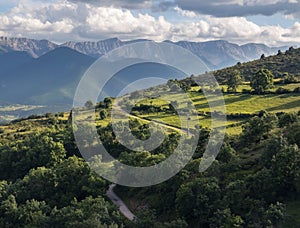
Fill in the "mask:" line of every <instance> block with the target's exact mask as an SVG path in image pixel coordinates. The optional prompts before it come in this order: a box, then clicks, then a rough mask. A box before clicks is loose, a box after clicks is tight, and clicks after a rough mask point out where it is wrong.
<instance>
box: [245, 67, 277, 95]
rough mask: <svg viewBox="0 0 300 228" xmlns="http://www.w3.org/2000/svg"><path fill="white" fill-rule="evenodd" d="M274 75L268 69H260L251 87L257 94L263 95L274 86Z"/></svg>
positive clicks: (253, 78)
mask: <svg viewBox="0 0 300 228" xmlns="http://www.w3.org/2000/svg"><path fill="white" fill-rule="evenodd" d="M273 79H274V75H273V73H272V72H271V71H269V70H267V69H260V70H259V71H258V72H257V73H256V74H255V75H254V76H253V77H252V79H251V81H250V86H251V88H252V89H254V91H255V93H256V94H262V93H264V92H265V91H266V90H267V89H269V88H271V87H272V86H273Z"/></svg>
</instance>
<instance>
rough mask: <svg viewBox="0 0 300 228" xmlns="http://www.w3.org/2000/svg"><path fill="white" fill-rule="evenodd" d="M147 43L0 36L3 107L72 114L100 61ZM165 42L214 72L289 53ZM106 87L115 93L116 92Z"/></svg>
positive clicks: (137, 70)
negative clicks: (78, 92)
mask: <svg viewBox="0 0 300 228" xmlns="http://www.w3.org/2000/svg"><path fill="white" fill-rule="evenodd" d="M141 41H145V40H132V41H121V40H119V39H117V38H113V39H108V40H103V41H98V42H90V41H87V42H66V43H64V44H60V45H58V44H55V43H53V42H50V41H47V40H34V39H27V38H7V37H0V105H2V106H3V105H11V104H26V105H28V104H30V105H44V106H46V107H48V106H49V107H50V106H56V107H57V105H66V106H65V108H64V109H66V110H67V109H69V108H70V105H71V104H72V100H73V96H74V91H75V89H76V86H77V84H78V83H79V81H80V79H81V77H82V76H83V74H84V72H85V71H86V70H87V69H88V68H89V67H90V66H91V65H92V63H94V62H95V61H96V59H97V58H98V57H100V56H102V55H104V54H106V53H107V52H109V51H111V50H113V49H115V48H118V47H121V46H123V45H126V44H129V43H136V42H141ZM165 42H168V43H172V44H175V45H179V46H181V47H183V48H186V49H188V50H190V51H191V52H193V53H194V54H196V55H197V56H199V57H200V58H201V59H202V60H203V62H204V63H206V64H207V66H208V67H209V68H210V69H212V70H215V69H220V68H223V67H227V66H231V65H235V64H236V63H237V62H246V61H250V60H253V59H256V58H259V57H260V56H261V55H262V54H265V55H266V56H267V55H272V54H274V53H277V52H278V50H279V49H280V50H282V51H284V50H286V49H287V47H268V46H266V45H263V44H246V45H242V46H239V45H237V44H232V43H229V42H227V41H209V42H202V43H196V42H187V41H180V42H176V43H174V42H171V41H165ZM147 67H149V66H145V67H144V69H149V68H147ZM152 67H153V66H152ZM141 72H142V73H143V74H145V73H146V72H145V70H144V71H143V67H141V66H140V67H137V68H133V69H132V70H127V71H126V70H125V71H124V72H123V73H122V74H121V73H120V74H118V77H119V79H121V80H122V81H124V82H125V84H126V81H130V80H129V78H130V77H131V76H132V75H133V74H141ZM150 72H151V70H150ZM153 72H155V73H156V75H155V76H157V75H159V73H160V72H161V73H163V74H167V73H168V72H169V73H170V75H171V76H173V77H174V78H176V77H180V75H179V74H177V72H176V71H174V69H170V68H168V69H166V68H161V67H160V68H159V67H158V68H157V69H156V70H155V71H153ZM148 76H151V75H148ZM182 77H184V76H182ZM131 78H132V77H131ZM133 78H134V77H133ZM127 79H128V80H127ZM114 84H115V83H111V85H114ZM106 89H107V91H110V89H111V88H106ZM56 110H57V109H56ZM50 111H51V109H50Z"/></svg>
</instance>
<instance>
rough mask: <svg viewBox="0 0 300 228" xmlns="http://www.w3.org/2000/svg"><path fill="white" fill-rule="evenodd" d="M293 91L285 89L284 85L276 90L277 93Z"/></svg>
mask: <svg viewBox="0 0 300 228" xmlns="http://www.w3.org/2000/svg"><path fill="white" fill-rule="evenodd" d="M290 92H291V91H290V90H288V89H285V88H282V87H279V88H278V89H277V90H276V92H275V93H276V94H284V93H290Z"/></svg>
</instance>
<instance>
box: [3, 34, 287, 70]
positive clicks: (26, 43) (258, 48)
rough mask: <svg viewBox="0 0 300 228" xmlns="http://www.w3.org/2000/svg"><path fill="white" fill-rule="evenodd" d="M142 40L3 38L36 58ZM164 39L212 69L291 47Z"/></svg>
mask: <svg viewBox="0 0 300 228" xmlns="http://www.w3.org/2000/svg"><path fill="white" fill-rule="evenodd" d="M141 41H147V40H145V39H139V40H131V41H121V40H119V39H118V38H112V39H107V40H101V41H98V42H92V41H85V42H73V41H70V42H66V43H63V44H60V45H58V44H55V43H53V42H50V41H48V40H34V39H27V38H8V37H0V53H1V52H2V53H3V52H4V53H5V52H12V51H22V52H27V53H28V54H29V55H30V56H31V57H33V58H38V57H40V56H42V55H44V54H46V53H48V52H49V51H52V50H54V49H56V48H59V47H68V48H70V49H73V50H76V51H78V52H80V53H82V54H85V55H88V56H90V57H93V58H98V57H101V56H102V55H104V54H106V53H107V52H109V51H111V50H113V49H115V48H118V47H121V46H123V45H126V44H130V43H136V42H141ZM164 42H168V43H171V44H175V45H178V46H181V47H183V48H186V49H188V50H189V51H191V52H192V53H194V54H195V55H197V56H199V57H200V58H201V59H202V60H203V61H204V62H205V63H206V64H207V66H208V67H209V68H210V69H212V70H216V69H221V68H224V67H228V66H230V65H234V64H236V63H237V62H247V61H251V60H254V59H257V58H259V57H260V56H261V55H262V54H265V55H266V56H268V55H273V54H275V53H277V51H278V50H281V51H285V50H286V49H287V47H268V46H266V45H264V44H254V43H250V44H245V45H237V44H233V43H230V42H228V41H224V40H217V41H208V42H188V41H179V42H172V41H168V40H167V41H164Z"/></svg>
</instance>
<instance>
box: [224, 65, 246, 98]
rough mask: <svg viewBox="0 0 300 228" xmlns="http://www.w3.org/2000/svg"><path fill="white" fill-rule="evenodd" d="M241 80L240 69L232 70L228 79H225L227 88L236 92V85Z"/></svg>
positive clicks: (240, 82) (239, 83)
mask: <svg viewBox="0 0 300 228" xmlns="http://www.w3.org/2000/svg"><path fill="white" fill-rule="evenodd" d="M242 82H243V81H242V77H241V74H240V71H238V70H234V71H233V72H232V74H231V75H230V77H229V79H228V80H227V86H228V90H231V91H233V92H234V93H236V91H237V88H238V86H239V85H241V84H242Z"/></svg>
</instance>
